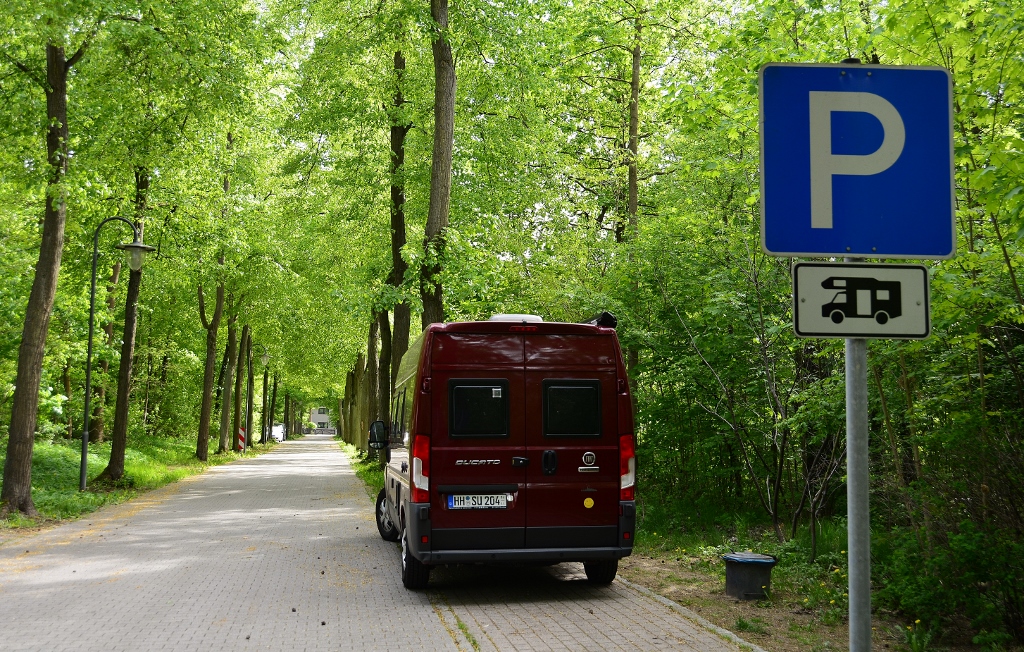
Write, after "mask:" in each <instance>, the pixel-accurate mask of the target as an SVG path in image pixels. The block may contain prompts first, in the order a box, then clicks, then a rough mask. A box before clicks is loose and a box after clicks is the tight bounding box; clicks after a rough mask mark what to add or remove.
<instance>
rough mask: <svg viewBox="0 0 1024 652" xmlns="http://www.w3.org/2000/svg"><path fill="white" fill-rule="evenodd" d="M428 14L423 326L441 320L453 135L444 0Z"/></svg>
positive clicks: (451, 68) (451, 80) (452, 95)
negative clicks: (430, 73)
mask: <svg viewBox="0 0 1024 652" xmlns="http://www.w3.org/2000/svg"><path fill="white" fill-rule="evenodd" d="M430 16H431V18H433V19H434V23H435V24H436V26H437V27H436V29H437V32H436V33H435V34H434V42H433V43H432V44H431V51H432V52H433V58H434V146H433V154H432V158H431V165H430V205H429V207H428V209H427V225H426V229H425V230H424V233H423V249H424V257H423V267H422V268H421V271H420V298H421V300H422V301H423V315H422V324H423V327H424V328H426V327H427V326H428V325H430V324H433V323H435V322H443V321H444V293H443V291H442V288H441V266H442V262H443V259H444V246H445V230H446V229H447V228H448V214H449V202H450V200H451V189H452V148H453V145H454V137H455V61H454V60H453V59H452V46H451V44H450V43H449V42H448V0H430Z"/></svg>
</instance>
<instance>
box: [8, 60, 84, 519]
mask: <svg viewBox="0 0 1024 652" xmlns="http://www.w3.org/2000/svg"><path fill="white" fill-rule="evenodd" d="M85 47H86V46H85V45H84V44H83V45H82V48H81V49H79V50H78V52H76V53H75V54H74V55H73V56H72V57H71V59H70V60H69V59H67V58H66V57H65V54H64V48H63V47H61V46H58V45H54V44H48V45H47V46H46V87H45V88H44V90H45V92H46V117H47V121H46V122H47V125H48V127H47V132H46V160H47V161H48V163H49V166H50V169H49V175H48V176H49V178H48V179H47V183H46V187H47V192H46V200H45V201H46V209H45V212H44V214H43V232H42V241H41V244H40V246H39V260H38V262H37V263H36V271H35V277H34V278H33V280H32V291H31V293H30V294H29V298H28V307H27V308H26V310H25V325H24V327H23V329H22V335H21V345H20V346H19V348H18V371H17V376H16V379H15V381H14V396H13V398H12V404H11V425H10V429H9V431H8V432H9V438H8V441H7V457H6V459H5V461H4V482H3V490H2V493H0V516H3V515H6V514H7V513H9V512H15V511H17V512H22V513H24V514H25V515H27V516H33V517H34V516H36V515H37V514H38V512H37V511H36V508H35V505H34V504H33V503H32V447H33V444H34V443H35V431H36V418H37V416H38V413H39V383H40V380H41V377H42V371H43V349H44V346H45V345H46V332H47V330H48V328H49V326H50V315H51V314H52V313H53V298H54V295H55V294H56V292H57V277H58V274H59V273H60V261H61V253H62V251H63V248H64V223H65V219H66V217H67V207H66V204H65V202H64V197H65V194H66V193H65V191H64V189H63V183H64V177H65V175H66V174H67V171H68V98H67V78H68V70H69V69H70V68H71V66H72V65H74V63H75V62H76V61H77V60H78V58H79V57H80V56H81V55H82V53H83V52H84V51H85V50H84V48H85Z"/></svg>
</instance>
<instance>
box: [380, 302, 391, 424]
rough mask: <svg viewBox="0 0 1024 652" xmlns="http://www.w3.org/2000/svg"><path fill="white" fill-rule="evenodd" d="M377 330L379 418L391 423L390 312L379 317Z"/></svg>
mask: <svg viewBox="0 0 1024 652" xmlns="http://www.w3.org/2000/svg"><path fill="white" fill-rule="evenodd" d="M377 330H378V331H379V333H380V357H379V358H378V360H377V400H378V401H379V403H378V405H379V407H378V408H377V418H378V419H383V420H384V423H386V424H389V425H390V423H391V419H390V416H391V414H390V413H391V409H390V406H391V322H390V321H389V320H388V311H387V310H381V311H380V313H378V315H377Z"/></svg>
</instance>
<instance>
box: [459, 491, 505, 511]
mask: <svg viewBox="0 0 1024 652" xmlns="http://www.w3.org/2000/svg"><path fill="white" fill-rule="evenodd" d="M506 507H508V495H507V494H451V495H449V496H448V509H505V508H506Z"/></svg>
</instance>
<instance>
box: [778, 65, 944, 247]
mask: <svg viewBox="0 0 1024 652" xmlns="http://www.w3.org/2000/svg"><path fill="white" fill-rule="evenodd" d="M758 75H759V79H758V82H759V84H758V87H759V88H758V90H759V93H758V99H759V103H760V107H759V109H760V111H759V118H760V119H759V125H758V126H759V127H760V140H761V185H760V193H761V196H760V200H761V248H762V249H763V250H764V252H765V253H767V254H769V255H771V256H797V257H818V256H826V257H832V256H850V257H864V258H917V259H922V258H935V259H940V258H949V257H951V256H952V255H953V254H954V253H955V251H956V221H955V219H954V207H955V196H954V190H955V186H954V184H953V81H952V76H951V75H950V73H949V71H948V70H945V69H943V68H937V67H931V66H880V65H860V64H812V63H767V64H765V65H763V66H762V67H761V69H760V71H759V73H758Z"/></svg>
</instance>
